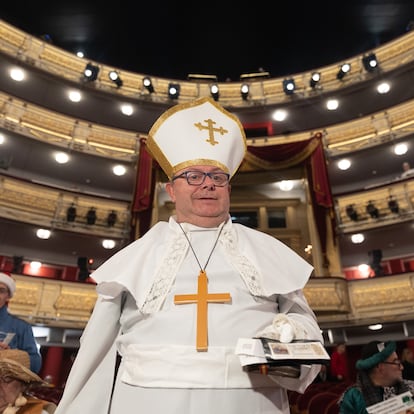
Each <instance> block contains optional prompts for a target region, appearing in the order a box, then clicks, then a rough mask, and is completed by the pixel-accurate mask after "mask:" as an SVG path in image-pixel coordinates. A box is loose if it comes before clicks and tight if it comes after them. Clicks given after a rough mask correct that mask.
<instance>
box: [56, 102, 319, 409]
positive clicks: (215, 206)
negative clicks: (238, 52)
mask: <svg viewBox="0 0 414 414" xmlns="http://www.w3.org/2000/svg"><path fill="white" fill-rule="evenodd" d="M147 146H148V148H149V150H150V151H151V153H152V154H153V155H154V158H155V159H156V160H157V162H158V164H159V165H160V166H161V167H162V168H163V170H164V172H165V173H166V175H167V177H168V178H169V182H168V183H167V184H166V191H167V192H168V195H169V196H170V198H171V200H172V202H173V203H175V213H174V216H172V217H170V219H169V221H168V222H159V223H157V224H155V225H154V226H153V227H152V228H151V229H150V230H148V231H147V232H146V233H145V234H144V236H143V237H141V238H140V239H139V240H136V241H134V242H133V243H131V244H130V245H129V246H127V247H126V248H125V249H123V250H121V251H119V252H118V253H117V254H116V255H114V256H113V257H112V258H110V259H109V260H108V261H107V262H106V263H104V264H103V265H102V266H101V267H100V268H98V269H97V270H96V271H95V272H94V273H93V276H94V279H95V280H96V282H97V292H98V299H97V302H96V304H95V307H94V310H93V313H92V316H91V318H90V319H89V322H88V324H87V326H86V328H85V330H84V333H83V335H82V340H81V345H80V348H79V351H78V354H77V357H76V360H75V362H74V364H73V366H72V369H71V372H70V374H69V377H68V380H67V382H66V386H65V390H64V393H63V396H62V399H61V400H60V403H59V405H58V408H57V411H56V414H58V413H59V414H79V413H88V414H103V413H108V414H121V413H126V412H131V411H134V410H137V411H139V412H141V411H142V412H148V413H151V414H164V413H181V414H195V413H196V414H213V413H238V414H252V413H255V414H264V413H273V414H288V413H289V412H290V409H289V400H288V396H287V391H286V390H287V389H290V390H295V391H299V392H303V391H304V390H305V389H306V388H307V386H308V385H309V384H311V383H312V382H313V380H314V379H315V377H316V375H317V374H318V371H319V369H320V365H319V364H315V365H305V364H304V365H301V367H300V368H301V369H300V376H299V377H297V378H287V377H283V376H277V375H271V371H270V370H269V375H266V374H265V370H264V373H260V372H258V371H251V370H248V369H246V370H245V369H243V368H242V366H241V363H240V359H239V357H238V356H237V355H236V349H235V348H236V345H237V342H238V339H239V338H253V337H255V336H258V335H259V334H260V332H263V331H266V332H272V333H274V334H275V335H276V336H277V338H280V339H281V340H283V341H285V342H290V341H291V340H293V339H305V340H306V339H313V340H318V341H323V338H322V335H321V331H320V329H319V327H318V324H317V321H316V318H315V315H314V313H313V311H312V310H311V308H310V307H309V305H308V303H307V301H306V297H305V296H304V294H303V290H302V289H303V287H304V286H305V284H306V283H307V281H308V279H309V276H310V274H311V272H312V269H313V268H312V267H311V265H309V263H308V262H306V260H304V259H303V258H302V257H300V256H299V255H298V254H296V253H295V252H294V251H293V250H291V249H290V248H289V247H288V246H287V245H286V244H284V243H282V242H280V241H279V240H277V239H276V238H274V237H272V236H270V235H268V234H265V233H262V232H260V231H257V230H255V229H251V228H249V227H247V226H244V225H241V224H236V223H233V222H232V220H231V217H230V213H229V208H230V192H231V185H230V183H229V181H230V179H231V178H232V177H233V175H234V174H235V173H236V171H237V170H238V168H239V166H240V164H241V162H242V160H243V159H244V157H245V152H246V136H245V132H244V129H243V126H242V125H241V123H240V121H239V120H238V118H236V117H235V116H234V115H233V114H231V113H229V112H228V111H226V110H225V109H224V108H223V107H222V106H220V105H219V104H218V103H217V102H215V101H214V100H213V99H210V98H203V99H200V100H196V101H194V102H187V103H184V104H177V105H175V106H172V107H171V108H170V109H169V110H167V112H165V113H164V114H162V115H161V117H160V118H159V119H158V120H157V121H156V122H155V124H154V125H153V127H152V128H151V130H150V131H149V136H148V140H147ZM216 292H217V293H216ZM218 292H223V293H218ZM208 302H209V303H208ZM207 317H208V321H207ZM117 355H120V364H119V368H118V369H116V367H117V364H116V356H117Z"/></svg>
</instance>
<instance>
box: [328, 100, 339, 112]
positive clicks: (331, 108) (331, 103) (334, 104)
mask: <svg viewBox="0 0 414 414" xmlns="http://www.w3.org/2000/svg"><path fill="white" fill-rule="evenodd" d="M338 106H339V101H338V99H329V100H328V101H327V102H326V109H328V110H329V111H335V109H338Z"/></svg>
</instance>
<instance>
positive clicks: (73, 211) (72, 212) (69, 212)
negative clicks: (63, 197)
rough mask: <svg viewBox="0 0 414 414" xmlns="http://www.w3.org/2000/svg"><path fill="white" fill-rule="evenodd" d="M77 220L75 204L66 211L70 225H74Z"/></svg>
mask: <svg viewBox="0 0 414 414" xmlns="http://www.w3.org/2000/svg"><path fill="white" fill-rule="evenodd" d="M75 219H76V207H75V204H74V203H72V204H71V205H70V206H69V207H68V209H67V210H66V220H67V221H68V222H70V223H73V222H74V221H75Z"/></svg>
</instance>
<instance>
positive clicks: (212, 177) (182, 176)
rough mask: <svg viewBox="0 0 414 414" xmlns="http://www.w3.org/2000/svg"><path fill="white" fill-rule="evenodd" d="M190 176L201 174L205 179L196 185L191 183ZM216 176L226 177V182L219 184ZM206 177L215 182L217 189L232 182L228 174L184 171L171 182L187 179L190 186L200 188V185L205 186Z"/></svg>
mask: <svg viewBox="0 0 414 414" xmlns="http://www.w3.org/2000/svg"><path fill="white" fill-rule="evenodd" d="M188 174H200V175H203V178H202V180H201V181H200V182H199V183H197V184H196V183H191V182H190V181H189V178H188ZM214 176H220V177H223V176H225V177H226V181H225V182H223V184H219V183H217V182H216V181H215V180H214ZM206 177H209V178H210V180H211V181H213V184H214V185H215V186H216V187H225V186H226V185H227V184H228V183H229V181H230V174H227V173H225V172H204V171H184V172H183V173H181V174H179V175H176V176H175V177H172V178H171V181H175V180H176V179H177V178H185V179H186V181H187V184H188V185H194V186H198V185H202V184H204V181H205V180H206Z"/></svg>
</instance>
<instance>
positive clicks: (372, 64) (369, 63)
mask: <svg viewBox="0 0 414 414" xmlns="http://www.w3.org/2000/svg"><path fill="white" fill-rule="evenodd" d="M362 64H363V66H364V69H365V70H366V71H367V72H375V71H376V70H377V69H378V60H377V57H376V56H375V53H370V54H369V55H365V56H364V57H363V58H362Z"/></svg>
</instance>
